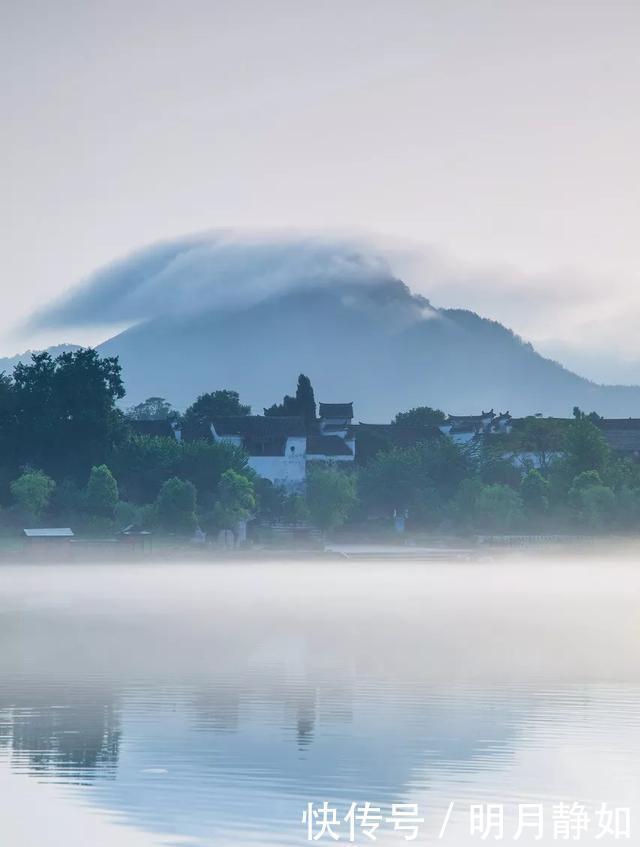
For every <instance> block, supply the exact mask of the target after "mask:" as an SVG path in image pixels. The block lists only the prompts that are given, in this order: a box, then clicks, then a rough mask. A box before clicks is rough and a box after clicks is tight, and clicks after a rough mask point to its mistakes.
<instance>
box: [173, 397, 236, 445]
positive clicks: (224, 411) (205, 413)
mask: <svg viewBox="0 0 640 847" xmlns="http://www.w3.org/2000/svg"><path fill="white" fill-rule="evenodd" d="M250 414H251V406H245V405H244V404H243V403H241V402H240V395H239V394H238V392H237V391H230V390H229V389H226V388H225V389H221V390H218V391H211V392H209V393H208V394H201V395H200V396H199V397H198V399H197V400H196V401H195V402H194V403H192V405H191V406H189V408H188V409H187V410H186V411H185V413H184V415H183V416H182V432H183V434H184V436H185V437H187V438H207V437H209V435H210V429H209V427H210V425H211V420H212V419H213V418H218V417H223V418H224V417H236V416H241V415H242V416H244V415H250Z"/></svg>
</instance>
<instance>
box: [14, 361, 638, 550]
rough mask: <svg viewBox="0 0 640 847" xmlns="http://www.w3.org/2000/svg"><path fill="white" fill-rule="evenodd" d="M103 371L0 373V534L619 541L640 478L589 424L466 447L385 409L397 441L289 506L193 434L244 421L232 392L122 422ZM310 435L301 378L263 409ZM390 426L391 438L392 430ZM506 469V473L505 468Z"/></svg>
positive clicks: (221, 449) (112, 370) (130, 413)
mask: <svg viewBox="0 0 640 847" xmlns="http://www.w3.org/2000/svg"><path fill="white" fill-rule="evenodd" d="M124 396H125V390H124V385H123V381H122V375H121V369H120V365H119V362H118V360H117V358H108V357H107V358H101V357H100V356H99V355H98V354H97V352H96V351H95V350H92V349H80V350H75V351H73V352H67V353H63V354H61V355H60V356H57V357H55V358H52V357H51V356H50V355H48V354H47V353H40V354H36V355H34V356H33V357H32V361H31V362H30V363H29V364H19V365H17V366H16V368H15V369H14V371H13V374H12V375H11V376H8V375H5V374H2V375H0V523H1V524H2V525H3V526H4V527H5V528H9V529H10V528H12V527H13V528H17V527H23V526H38V525H44V524H45V523H47V524H51V525H58V526H59V525H65V526H66V525H70V526H73V527H74V528H77V529H78V530H80V531H83V530H84V531H86V532H107V531H112V530H113V529H118V528H123V527H124V526H127V525H129V524H133V525H136V526H139V527H141V528H155V527H157V528H159V529H161V530H164V531H166V532H172V533H181V534H188V533H191V532H192V531H193V530H194V528H196V527H200V528H201V529H203V530H205V531H208V532H217V531H218V530H220V529H233V528H234V527H235V526H236V525H237V524H238V522H239V521H242V520H245V519H247V518H250V517H252V518H255V521H256V525H258V524H264V525H269V524H273V523H274V522H286V523H292V524H312V525H315V526H317V527H319V528H320V529H322V530H326V531H332V530H336V529H338V528H340V527H343V526H346V527H351V528H353V529H355V530H358V531H361V532H363V531H365V530H366V531H369V530H370V529H372V528H374V527H377V526H380V527H381V528H385V527H389V526H391V525H392V521H393V518H394V517H396V518H397V517H398V516H400V517H401V518H402V519H403V520H404V521H406V524H407V526H408V527H409V528H413V529H416V530H421V529H425V530H430V531H442V532H451V533H480V532H481V533H505V532H566V531H570V532H576V531H579V532H587V531H598V532H607V531H613V530H616V531H635V530H636V529H637V527H638V526H639V525H640V466H639V465H638V464H637V463H635V462H633V461H631V460H629V459H622V458H620V457H618V456H616V455H615V454H613V453H612V452H611V450H610V449H609V447H608V445H607V443H606V441H605V439H604V438H603V435H602V432H601V430H600V429H599V427H598V425H597V415H596V414H595V413H590V414H589V415H587V414H584V413H582V412H581V411H580V410H579V409H575V410H574V417H573V418H572V419H570V420H556V419H549V418H526V419H524V420H522V421H519V422H517V425H516V426H515V427H514V429H513V431H512V432H511V433H510V434H495V435H491V436H487V437H485V438H483V439H482V440H481V441H479V442H473V443H472V444H471V445H466V446H465V445H462V446H461V445H457V444H455V443H454V442H453V441H452V440H451V439H449V438H447V437H445V436H438V431H437V429H436V428H437V426H438V424H440V423H442V421H443V420H444V419H445V415H444V413H443V412H442V411H440V410H437V409H431V408H429V407H427V406H423V407H419V408H417V409H412V410H408V411H403V412H399V413H398V415H396V418H395V419H394V421H393V427H396V428H397V431H398V432H400V431H403V430H404V431H407V430H409V429H410V430H411V432H412V438H413V440H412V443H410V444H409V445H408V446H398V443H399V441H400V442H401V441H402V439H394V438H392V437H390V438H389V439H388V440H386V441H385V440H384V439H383V440H381V441H380V442H379V443H378V442H375V443H374V447H373V448H372V449H370V450H369V451H368V452H367V451H363V457H364V458H363V457H360V461H359V462H358V463H351V462H349V463H336V464H335V465H334V464H330V463H327V464H324V463H321V464H311V463H310V465H309V468H308V478H307V485H306V489H305V491H303V492H299V493H290V492H287V491H285V490H283V489H281V488H278V487H277V486H274V485H272V484H271V483H269V482H268V481H267V480H264V479H261V478H259V477H257V476H256V474H255V473H254V472H253V471H252V469H251V468H249V466H248V464H247V459H248V457H247V455H246V453H245V452H244V451H243V450H242V449H240V448H238V447H234V446H231V445H228V444H224V443H215V442H213V441H212V440H211V438H210V437H208V436H209V431H208V428H209V422H210V420H211V418H213V417H216V416H228V415H247V414H250V412H251V409H250V407H249V406H248V405H246V404H243V403H242V402H241V401H240V398H239V396H238V393H237V392H235V391H233V390H230V389H219V390H216V391H212V392H210V393H206V394H203V395H201V396H200V397H198V398H197V399H196V400H195V401H194V403H193V404H192V405H191V406H190V407H189V408H188V409H186V410H185V411H184V413H182V414H180V413H178V412H177V411H175V410H174V409H173V408H172V407H171V405H170V404H169V403H168V402H167V401H166V400H165V399H164V398H162V397H151V398H148V399H147V400H146V401H144V402H143V403H140V404H138V405H137V406H134V407H132V408H130V409H129V410H127V411H126V412H123V411H122V410H121V409H120V408H119V406H118V403H119V401H121V400H122V399H123V397H124ZM264 412H265V414H267V415H296V416H300V417H302V418H304V420H305V422H306V426H307V431H308V432H314V431H316V430H317V418H316V403H315V397H314V393H313V387H312V385H311V382H310V381H309V379H308V378H307V377H306V376H304V375H302V374H301V375H300V377H299V379H298V385H297V389H296V392H295V394H294V395H292V396H289V395H286V396H285V397H284V398H283V401H282V402H281V403H275V404H273V405H272V406H271V407H269V408H268V409H265V410H264ZM140 420H144V421H166V422H168V423H169V424H171V425H173V426H175V427H179V428H180V430H181V432H182V433H183V438H182V439H181V440H177V439H176V438H174V437H172V436H171V435H170V433H169V434H168V435H166V436H157V435H156V436H154V435H141V434H138V433H137V432H136V427H135V425H134V422H135V421H140ZM393 427H392V430H391V432H392V433H393ZM516 457H518V458H517V461H516V460H515V459H516Z"/></svg>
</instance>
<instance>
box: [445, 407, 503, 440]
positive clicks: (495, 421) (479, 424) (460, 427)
mask: <svg viewBox="0 0 640 847" xmlns="http://www.w3.org/2000/svg"><path fill="white" fill-rule="evenodd" d="M511 428H512V418H511V415H510V414H509V412H500V414H499V415H496V413H495V412H494V411H493V409H490V410H489V411H488V412H482V413H481V414H479V415H449V416H448V417H447V419H446V421H445V422H444V423H443V424H440V427H439V429H440V432H442V434H443V435H447V436H448V437H449V438H451V440H452V441H454V442H455V443H456V444H469V443H470V442H471V441H474V440H475V441H479V440H480V439H481V438H482V437H483V436H485V435H495V434H501V433H504V434H508V433H510V432H511Z"/></svg>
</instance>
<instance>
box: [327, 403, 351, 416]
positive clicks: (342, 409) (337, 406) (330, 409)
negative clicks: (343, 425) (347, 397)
mask: <svg viewBox="0 0 640 847" xmlns="http://www.w3.org/2000/svg"><path fill="white" fill-rule="evenodd" d="M320 417H321V418H338V419H339V420H344V419H347V418H348V419H351V418H353V403H320Z"/></svg>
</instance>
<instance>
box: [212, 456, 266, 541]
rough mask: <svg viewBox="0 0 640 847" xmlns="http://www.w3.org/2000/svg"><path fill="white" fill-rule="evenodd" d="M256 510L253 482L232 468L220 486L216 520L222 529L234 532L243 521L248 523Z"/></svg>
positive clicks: (215, 513) (225, 473) (226, 472)
mask: <svg viewBox="0 0 640 847" xmlns="http://www.w3.org/2000/svg"><path fill="white" fill-rule="evenodd" d="M255 508H256V498H255V493H254V489H253V482H252V481H251V480H250V479H248V478H247V477H246V476H243V474H239V473H236V471H234V470H233V469H232V468H229V470H227V471H225V472H224V473H223V474H222V476H221V477H220V482H219V484H218V499H217V501H216V505H215V509H214V520H215V523H216V525H217V526H218V527H219V528H220V529H230V530H234V529H235V528H236V526H237V525H238V524H239V523H240V522H241V521H246V520H247V518H249V517H250V515H251V513H252V512H253V511H254V509H255Z"/></svg>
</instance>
